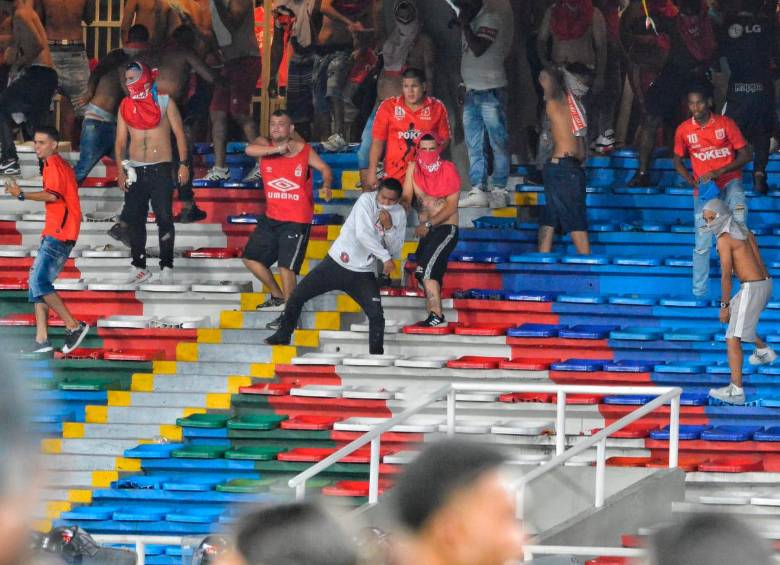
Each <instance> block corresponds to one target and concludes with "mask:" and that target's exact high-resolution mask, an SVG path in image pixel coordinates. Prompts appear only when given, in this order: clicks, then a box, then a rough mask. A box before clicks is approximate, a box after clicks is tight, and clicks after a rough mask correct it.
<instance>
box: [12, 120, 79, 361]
mask: <svg viewBox="0 0 780 565" xmlns="http://www.w3.org/2000/svg"><path fill="white" fill-rule="evenodd" d="M59 139H60V134H59V132H58V131H57V130H56V129H54V128H52V127H48V126H44V127H39V128H38V129H36V131H35V138H34V142H35V154H36V155H37V156H38V159H41V160H42V161H43V190H42V191H39V192H22V189H21V188H19V185H18V184H16V181H13V180H12V181H8V182H7V183H6V188H5V192H6V193H7V194H10V195H11V196H13V197H14V198H17V199H19V200H22V201H24V200H33V201H35V202H44V203H45V204H46V224H45V227H44V228H43V233H42V234H41V246H40V249H39V250H38V256H37V257H36V258H35V262H34V263H33V266H32V269H30V284H29V286H30V291H29V296H30V302H33V303H35V327H36V333H35V343H32V344H30V346H29V347H27V348H25V352H27V353H48V352H50V351H53V349H54V348H53V347H52V345H51V342H50V341H49V332H48V324H49V308H51V309H53V310H54V311H55V312H56V313H57V315H58V316H59V317H60V319H61V320H62V321H63V322H65V343H64V345H63V346H62V352H63V353H65V354H68V353H71V352H72V351H74V350H75V349H78V347H79V345H81V342H82V341H83V340H84V337H85V336H86V335H87V332H88V331H89V326H88V325H87V324H85V323H84V322H79V321H78V320H76V319H75V318H74V317H73V316H72V315H71V313H70V311H69V310H68V308H67V307H66V306H65V303H64V302H63V301H62V299H61V298H60V297H59V295H58V294H57V292H56V291H55V290H54V284H53V283H54V281H55V279H56V278H57V277H58V276H59V274H60V272H61V271H62V268H63V266H64V265H65V261H67V259H68V256H69V255H70V252H71V249H73V246H74V245H75V244H76V240H77V239H78V237H79V229H80V227H81V204H80V202H79V189H78V185H77V184H76V174H75V173H74V172H73V169H72V168H71V166H70V165H69V164H68V163H67V161H65V159H63V158H62V157H61V156H60V155H59V154H58V153H57V143H58V142H59Z"/></svg>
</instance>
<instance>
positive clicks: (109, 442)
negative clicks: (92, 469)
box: [60, 438, 138, 457]
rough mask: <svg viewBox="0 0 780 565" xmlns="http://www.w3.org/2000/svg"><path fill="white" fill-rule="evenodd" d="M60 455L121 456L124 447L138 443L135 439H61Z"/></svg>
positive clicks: (130, 446) (131, 446)
mask: <svg viewBox="0 0 780 565" xmlns="http://www.w3.org/2000/svg"><path fill="white" fill-rule="evenodd" d="M60 441H61V443H60V445H61V448H60V454H61V455H106V456H111V457H121V456H122V455H123V454H124V452H125V450H126V449H131V448H133V447H135V446H136V445H138V440H135V439H116V438H100V439H63V440H60Z"/></svg>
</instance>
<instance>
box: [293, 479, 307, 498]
mask: <svg viewBox="0 0 780 565" xmlns="http://www.w3.org/2000/svg"><path fill="white" fill-rule="evenodd" d="M304 498H306V481H303V482H301V483H299V484H298V485H296V487H295V499H296V500H303V499H304Z"/></svg>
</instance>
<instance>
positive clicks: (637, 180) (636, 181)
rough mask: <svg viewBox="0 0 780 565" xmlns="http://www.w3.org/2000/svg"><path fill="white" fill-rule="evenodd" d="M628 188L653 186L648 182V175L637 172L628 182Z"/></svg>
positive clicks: (651, 182)
mask: <svg viewBox="0 0 780 565" xmlns="http://www.w3.org/2000/svg"><path fill="white" fill-rule="evenodd" d="M628 186H631V187H637V186H653V181H651V180H650V173H648V172H647V171H645V172H642V171H637V172H636V174H635V175H634V178H632V179H631V180H630V181H629V183H628Z"/></svg>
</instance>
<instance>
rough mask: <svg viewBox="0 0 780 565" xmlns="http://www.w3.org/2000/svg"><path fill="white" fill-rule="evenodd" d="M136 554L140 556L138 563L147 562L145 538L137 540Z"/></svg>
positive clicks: (137, 564)
mask: <svg viewBox="0 0 780 565" xmlns="http://www.w3.org/2000/svg"><path fill="white" fill-rule="evenodd" d="M135 554H136V555H137V556H138V559H137V561H136V565H144V563H146V544H145V543H144V541H143V540H140V539H139V540H138V541H136V542H135Z"/></svg>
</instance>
